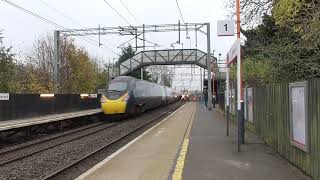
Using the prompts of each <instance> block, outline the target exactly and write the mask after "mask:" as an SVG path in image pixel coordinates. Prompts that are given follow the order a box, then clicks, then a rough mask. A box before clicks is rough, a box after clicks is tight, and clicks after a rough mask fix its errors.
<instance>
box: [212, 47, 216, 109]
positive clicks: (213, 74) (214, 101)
mask: <svg viewBox="0 0 320 180" xmlns="http://www.w3.org/2000/svg"><path fill="white" fill-rule="evenodd" d="M214 52H215V50H213V52H212V54H213V62H212V64H211V67H212V68H211V70H212V76H211V77H212V83H213V84H212V98H213V99H212V104H213V108H215V107H216V94H215V91H214V89H215V87H214V79H215V71H214V70H215V69H214V61H215V58H214Z"/></svg>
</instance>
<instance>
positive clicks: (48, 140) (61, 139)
mask: <svg viewBox="0 0 320 180" xmlns="http://www.w3.org/2000/svg"><path fill="white" fill-rule="evenodd" d="M120 123H121V122H120ZM118 124H119V123H105V122H97V123H93V124H89V125H87V126H83V127H80V128H77V129H73V130H69V131H66V132H63V133H59V134H54V135H49V136H48V137H45V138H41V139H38V140H34V141H32V142H29V143H25V144H23V145H20V146H19V145H18V146H17V147H16V148H7V149H6V150H3V151H0V166H3V165H6V164H9V163H12V162H16V161H18V160H21V159H23V158H26V157H29V156H32V155H35V154H37V153H40V152H43V151H45V150H48V149H50V148H54V147H56V146H59V145H61V144H64V143H68V142H71V141H74V140H77V139H80V138H82V137H85V136H88V135H91V134H94V133H97V132H99V131H103V130H105V129H108V128H111V127H113V126H116V125H118Z"/></svg>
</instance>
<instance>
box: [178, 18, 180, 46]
mask: <svg viewBox="0 0 320 180" xmlns="http://www.w3.org/2000/svg"><path fill="white" fill-rule="evenodd" d="M178 27H179V41H178V44H180V20H179V21H178Z"/></svg>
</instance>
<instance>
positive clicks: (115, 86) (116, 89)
mask: <svg viewBox="0 0 320 180" xmlns="http://www.w3.org/2000/svg"><path fill="white" fill-rule="evenodd" d="M127 89H128V83H127V82H112V83H110V84H109V87H108V90H107V92H106V96H107V98H108V99H110V100H116V99H119V98H120V97H121V96H123V95H124V94H125V93H126V92H127Z"/></svg>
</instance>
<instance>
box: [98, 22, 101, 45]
mask: <svg viewBox="0 0 320 180" xmlns="http://www.w3.org/2000/svg"><path fill="white" fill-rule="evenodd" d="M98 36H99V46H101V45H102V44H101V39H100V24H99V33H98Z"/></svg>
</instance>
